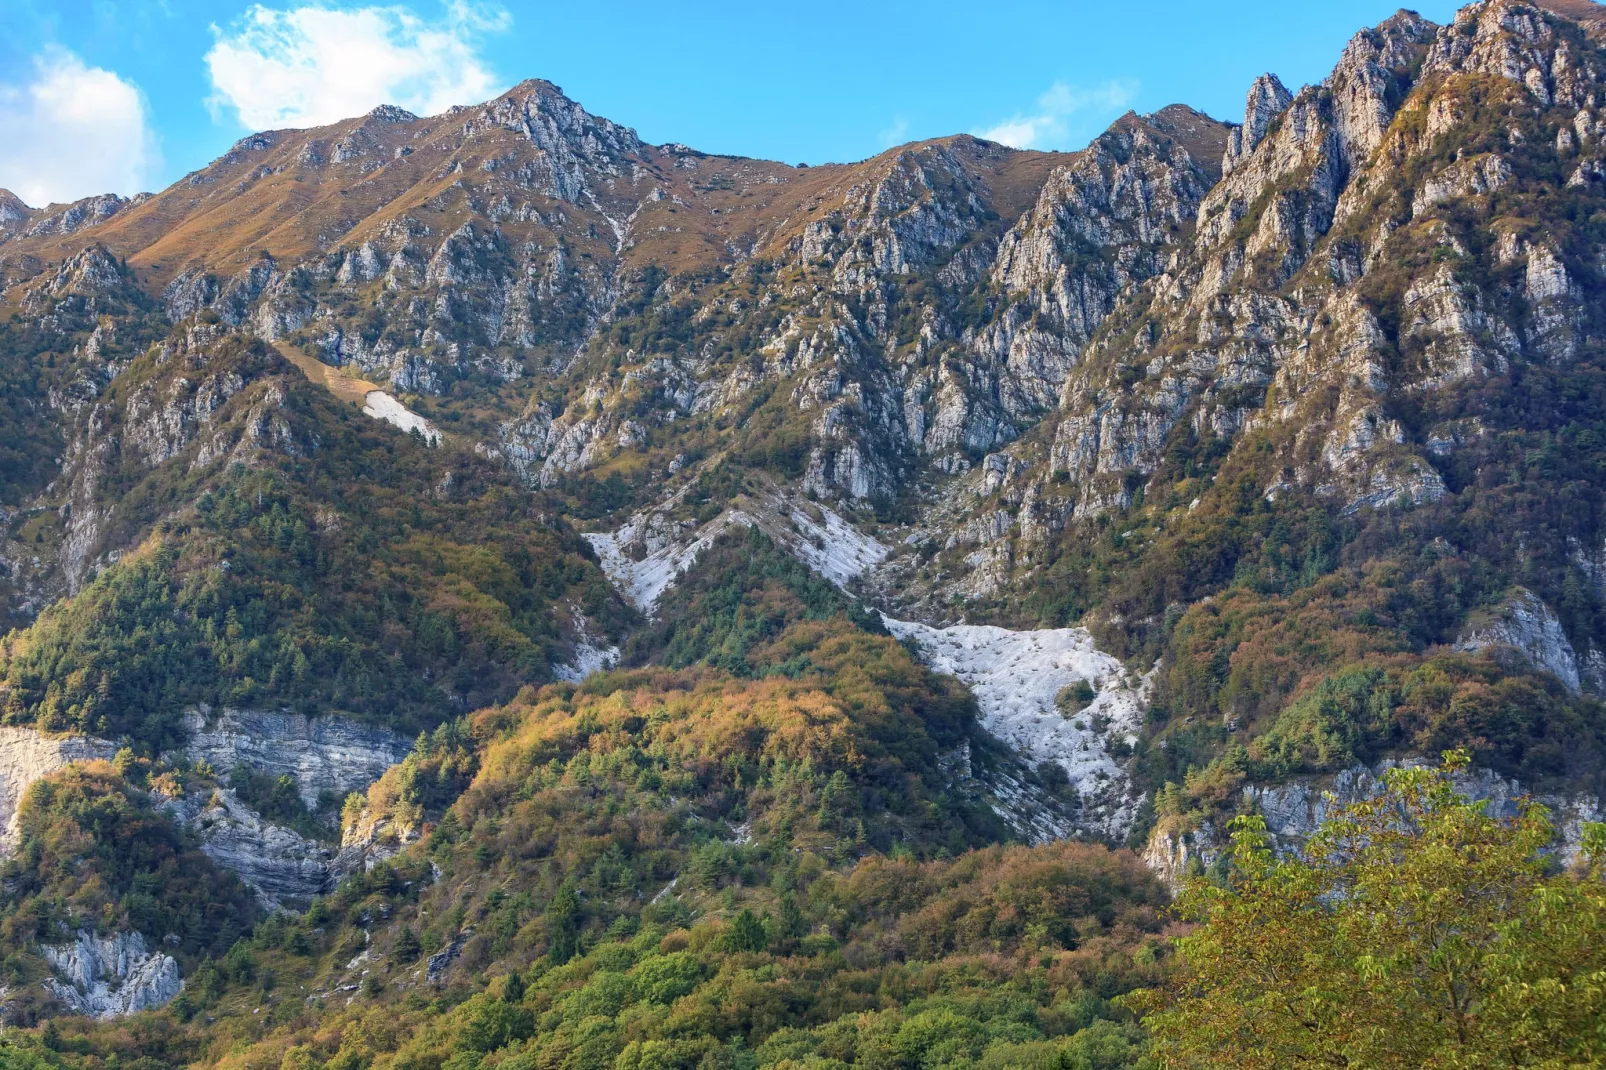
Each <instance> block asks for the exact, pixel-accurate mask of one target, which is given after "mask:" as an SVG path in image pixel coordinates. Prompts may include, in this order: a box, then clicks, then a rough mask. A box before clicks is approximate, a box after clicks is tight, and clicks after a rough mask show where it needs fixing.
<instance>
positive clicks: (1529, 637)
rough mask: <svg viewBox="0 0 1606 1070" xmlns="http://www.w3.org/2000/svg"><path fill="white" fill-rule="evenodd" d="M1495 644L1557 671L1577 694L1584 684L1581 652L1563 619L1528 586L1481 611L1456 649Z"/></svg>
mask: <svg viewBox="0 0 1606 1070" xmlns="http://www.w3.org/2000/svg"><path fill="white" fill-rule="evenodd" d="M1491 647H1493V648H1505V649H1509V650H1513V651H1515V652H1516V653H1518V654H1519V655H1521V656H1522V657H1523V658H1525V659H1527V661H1528V662H1529V663H1530V664H1532V665H1533V667H1534V668H1536V669H1539V670H1541V671H1543V672H1548V673H1552V674H1554V675H1555V677H1556V679H1558V680H1560V681H1561V682H1562V683H1563V684H1565V685H1566V687H1567V689H1568V690H1569V691H1572V692H1573V693H1574V694H1576V693H1577V692H1578V691H1579V690H1580V688H1581V686H1582V681H1581V679H1580V676H1579V667H1578V654H1577V652H1576V651H1574V650H1573V645H1572V643H1570V642H1568V641H1567V633H1566V632H1565V631H1563V630H1562V627H1561V621H1560V620H1559V619H1558V618H1557V617H1556V614H1555V611H1554V610H1552V609H1551V608H1550V607H1549V606H1547V605H1545V603H1544V600H1543V599H1541V598H1540V597H1539V596H1538V595H1536V594H1534V593H1533V592H1532V591H1530V590H1528V589H1527V588H1526V587H1518V588H1515V589H1514V590H1513V591H1512V593H1511V596H1510V597H1509V598H1507V599H1506V600H1505V602H1503V603H1501V604H1500V605H1499V606H1497V607H1495V609H1494V610H1493V611H1492V612H1489V613H1485V614H1479V615H1478V617H1476V618H1475V619H1473V620H1472V621H1470V622H1469V623H1468V625H1467V628H1466V630H1465V631H1463V632H1462V633H1461V637H1460V638H1459V639H1458V640H1457V641H1456V649H1457V650H1464V651H1467V652H1468V653H1476V652H1478V651H1481V650H1488V649H1490V648H1491Z"/></svg>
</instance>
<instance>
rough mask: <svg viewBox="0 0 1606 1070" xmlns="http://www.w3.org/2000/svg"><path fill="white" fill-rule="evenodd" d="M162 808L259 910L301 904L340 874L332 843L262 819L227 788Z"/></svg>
mask: <svg viewBox="0 0 1606 1070" xmlns="http://www.w3.org/2000/svg"><path fill="white" fill-rule="evenodd" d="M163 809H164V810H166V812H167V813H168V814H169V815H170V816H172V818H173V819H174V820H175V821H177V822H178V823H179V824H181V825H183V826H185V827H186V828H188V829H189V830H190V831H191V832H193V833H194V834H195V836H196V838H197V839H199V841H200V845H201V850H202V851H204V852H205V853H206V856H207V857H208V858H210V859H212V861H213V862H216V863H217V864H218V865H219V866H222V867H223V868H224V869H227V870H229V871H231V872H232V873H234V874H235V875H236V876H238V877H239V878H240V880H242V881H244V882H245V884H246V886H247V887H249V888H250V889H251V890H252V891H253V892H255V893H256V897H257V900H258V902H260V903H261V904H262V906H263V909H265V910H270V911H271V910H279V909H281V908H285V909H296V910H299V909H303V908H305V907H306V905H307V904H308V903H309V902H311V901H312V899H313V897H314V896H317V895H319V894H321V893H322V892H324V891H326V890H327V889H328V887H329V886H330V885H331V884H332V883H333V882H334V881H335V880H336V879H337V877H338V875H339V873H340V871H338V870H337V867H336V864H335V863H336V851H335V849H334V848H333V847H332V846H330V845H328V844H325V843H321V842H319V841H317V840H310V839H308V838H307V837H305V836H303V835H301V834H300V833H298V832H296V831H295V830H294V829H288V828H285V827H284V826H282V825H275V824H273V823H272V822H270V821H265V820H263V818H262V815H261V814H258V813H257V812H256V811H255V810H253V809H251V808H250V807H249V806H247V805H245V804H244V803H242V802H241V801H240V800H239V798H238V797H237V796H236V795H235V794H234V792H233V791H231V790H229V789H228V788H218V789H216V790H215V791H212V792H207V793H196V794H193V795H187V796H185V797H183V798H180V799H173V800H169V801H167V802H166V803H164V804H163Z"/></svg>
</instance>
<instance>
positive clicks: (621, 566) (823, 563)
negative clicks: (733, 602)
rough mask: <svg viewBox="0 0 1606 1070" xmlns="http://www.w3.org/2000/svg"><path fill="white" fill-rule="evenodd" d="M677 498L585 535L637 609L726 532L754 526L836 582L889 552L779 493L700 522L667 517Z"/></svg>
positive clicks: (745, 500)
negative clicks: (617, 525)
mask: <svg viewBox="0 0 1606 1070" xmlns="http://www.w3.org/2000/svg"><path fill="white" fill-rule="evenodd" d="M677 502H678V496H677V497H676V498H671V499H670V500H669V501H667V502H665V503H664V504H663V505H661V506H659V507H658V508H657V509H655V510H647V511H644V512H641V513H637V514H636V515H635V516H633V517H631V518H630V520H629V521H627V522H626V523H625V524H624V525H623V526H622V527H620V528H619V530H618V531H612V532H593V533H591V534H588V535H586V536H584V538H585V539H586V541H587V542H589V543H591V548H592V549H593V550H595V551H596V552H597V558H598V560H599V561H600V562H601V564H602V570H603V571H604V572H605V573H607V575H608V578H609V579H610V580H612V581H613V583H614V585H615V586H616V587H618V588H619V590H620V592H621V593H622V594H624V595H625V597H627V598H629V599H630V601H631V602H632V603H634V604H635V606H636V608H638V609H640V610H642V611H643V612H645V613H650V612H652V609H653V607H654V606H656V605H657V604H658V599H659V597H660V596H661V595H662V594H663V593H664V591H665V590H667V589H668V588H669V587H670V586H671V585H673V584H674V582H675V581H676V580H677V579H679V578H680V575H681V574H682V573H683V572H685V571H686V570H687V569H689V568H691V567H692V565H693V564H695V563H696V561H697V558H698V556H699V555H701V554H702V552H703V551H704V550H706V549H708V548H709V547H710V546H712V545H714V543H715V542H716V541H717V540H718V539H719V537H720V536H721V535H723V534H724V533H725V532H727V531H730V530H732V529H735V528H758V529H759V530H760V531H762V532H764V534H766V535H768V536H769V537H770V539H772V540H773V541H774V542H775V543H776V545H778V546H780V547H781V548H782V549H783V550H785V551H786V552H788V553H790V554H791V555H792V556H793V557H795V558H797V559H798V560H799V561H801V562H803V563H804V564H805V565H807V566H809V567H810V568H811V569H813V570H814V571H815V572H817V573H819V574H820V575H821V576H823V577H825V578H826V579H828V580H830V581H831V582H832V583H834V584H836V585H837V586H838V587H844V586H846V585H847V584H848V583H849V582H850V581H851V580H853V579H855V578H857V577H859V576H861V575H863V574H864V573H865V572H866V571H867V570H869V569H871V568H873V567H874V566H875V565H877V564H879V563H880V562H881V561H882V560H883V559H884V558H885V557H886V556H887V554H888V553H889V552H890V551H889V550H888V549H887V547H886V546H884V545H882V544H881V543H880V542H878V541H877V540H876V539H874V538H872V537H871V536H869V535H866V534H865V533H864V532H862V531H860V530H858V529H857V528H855V527H854V526H853V525H852V524H850V523H849V522H848V521H847V520H845V519H844V518H843V517H842V516H841V515H839V514H838V513H836V512H834V511H833V510H831V509H828V508H826V507H824V506H822V505H818V504H815V503H812V502H806V501H802V500H798V499H795V498H793V497H791V496H788V495H787V494H785V493H784V492H782V491H780V490H770V491H767V492H765V493H763V494H758V495H744V496H743V497H742V498H741V499H740V500H739V501H738V503H737V505H736V506H734V507H732V508H730V509H727V510H725V511H724V512H723V513H721V514H719V515H718V516H716V517H715V518H714V519H712V520H710V521H708V522H707V523H706V524H703V525H702V526H700V527H699V526H697V525H695V524H692V523H691V522H689V521H681V522H676V521H674V520H672V519H670V518H669V516H668V510H670V509H673V508H674V506H675V505H676V504H677Z"/></svg>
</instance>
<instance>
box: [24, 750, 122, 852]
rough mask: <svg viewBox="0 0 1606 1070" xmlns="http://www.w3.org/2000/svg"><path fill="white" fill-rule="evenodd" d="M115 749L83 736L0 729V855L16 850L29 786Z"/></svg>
mask: <svg viewBox="0 0 1606 1070" xmlns="http://www.w3.org/2000/svg"><path fill="white" fill-rule="evenodd" d="M116 750H117V748H116V746H115V745H114V744H112V743H108V742H107V741H106V740H104V739H90V738H88V737H85V736H60V737H52V736H46V735H44V734H42V733H40V732H37V731H35V730H34V729H32V728H15V727H9V726H8V727H0V854H10V853H11V852H12V851H14V850H16V847H17V839H18V836H19V835H20V834H21V829H20V827H19V825H18V813H17V811H18V808H19V807H20V806H21V805H22V797H23V795H24V794H26V792H27V790H28V787H29V785H31V784H32V783H33V782H34V781H36V780H39V779H41V778H43V777H47V776H49V775H50V774H52V773H57V772H60V771H61V770H63V769H65V768H66V767H67V766H68V765H70V764H72V763H73V762H83V761H91V760H93V759H97V758H99V759H109V758H111V756H112V755H113V754H115V753H116Z"/></svg>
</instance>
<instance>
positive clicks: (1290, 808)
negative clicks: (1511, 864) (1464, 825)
mask: <svg viewBox="0 0 1606 1070" xmlns="http://www.w3.org/2000/svg"><path fill="white" fill-rule="evenodd" d="M1430 764H1432V763H1429V762H1427V761H1426V760H1424V759H1420V758H1407V759H1403V760H1399V761H1395V760H1388V761H1383V762H1379V763H1377V764H1375V765H1371V766H1366V765H1354V766H1351V767H1350V768H1348V769H1345V770H1342V771H1341V772H1338V773H1336V774H1333V775H1331V776H1323V777H1297V778H1294V779H1292V780H1289V781H1287V782H1286V783H1282V784H1273V785H1257V784H1251V785H1248V786H1246V787H1245V788H1244V790H1243V802H1244V805H1245V807H1246V808H1247V809H1250V810H1254V811H1257V812H1259V813H1260V814H1261V815H1262V816H1264V817H1265V819H1266V832H1267V834H1268V835H1269V837H1270V840H1271V846H1272V848H1273V850H1274V851H1276V852H1278V853H1279V854H1286V853H1289V852H1297V851H1299V850H1300V849H1302V848H1303V846H1304V844H1305V842H1306V841H1307V840H1309V839H1310V837H1311V836H1312V835H1314V834H1315V832H1316V830H1317V829H1319V828H1320V827H1321V825H1322V823H1323V822H1324V821H1326V820H1327V819H1328V818H1329V817H1331V816H1333V815H1334V814H1335V813H1336V812H1337V811H1339V810H1341V809H1343V808H1344V807H1346V806H1353V805H1355V804H1356V803H1360V802H1364V801H1366V800H1367V799H1370V798H1372V797H1374V796H1376V795H1377V794H1379V793H1380V792H1381V791H1382V790H1383V786H1384V785H1383V780H1384V775H1385V774H1386V773H1387V772H1388V771H1389V770H1390V769H1397V768H1417V767H1421V766H1426V765H1430ZM1451 783H1452V785H1453V786H1454V788H1455V790H1456V791H1457V792H1458V793H1459V794H1461V795H1462V796H1464V797H1465V798H1467V799H1470V800H1472V801H1474V802H1482V803H1485V804H1486V805H1485V812H1486V813H1488V814H1489V815H1490V816H1491V817H1497V818H1511V817H1515V816H1516V815H1517V814H1518V812H1519V803H1520V802H1521V800H1523V799H1525V798H1528V797H1530V796H1531V797H1532V798H1534V799H1535V801H1537V802H1539V803H1541V804H1543V805H1544V806H1545V807H1546V808H1547V809H1548V810H1549V811H1550V820H1551V823H1552V825H1553V826H1554V828H1555V830H1556V842H1555V850H1556V851H1557V853H1558V854H1559V855H1560V856H1561V858H1562V859H1563V860H1564V861H1565V862H1568V863H1571V862H1572V861H1574V860H1575V859H1576V858H1577V857H1578V853H1579V851H1580V850H1581V849H1582V846H1583V832H1584V825H1585V823H1587V822H1594V821H1600V820H1601V819H1602V817H1603V816H1606V808H1603V807H1602V801H1601V800H1600V799H1598V798H1595V797H1593V796H1590V795H1587V794H1578V793H1573V794H1547V793H1541V794H1537V795H1535V794H1533V793H1531V792H1528V791H1525V790H1524V789H1523V787H1522V785H1521V784H1519V783H1517V782H1516V781H1515V780H1511V779H1509V778H1506V777H1502V776H1501V775H1500V774H1498V773H1496V772H1494V771H1493V770H1491V769H1486V768H1476V769H1469V770H1465V771H1463V772H1461V773H1457V774H1456V775H1455V776H1453V777H1452V778H1451ZM1228 847H1229V844H1228V842H1227V838H1226V836H1225V835H1224V834H1223V832H1222V830H1220V829H1218V828H1217V827H1216V826H1215V825H1214V824H1212V823H1211V822H1210V821H1208V820H1205V821H1201V822H1199V823H1198V824H1196V825H1194V826H1192V827H1184V826H1180V825H1177V824H1176V823H1175V822H1161V823H1160V824H1159V825H1157V826H1156V828H1155V830H1154V831H1153V832H1152V833H1151V834H1150V836H1149V840H1148V843H1147V845H1146V846H1145V848H1144V851H1143V859H1144V861H1145V862H1146V863H1147V864H1148V866H1149V868H1150V869H1151V870H1153V871H1154V872H1155V873H1156V874H1158V875H1159V876H1160V877H1162V878H1163V879H1164V880H1165V881H1166V882H1167V883H1168V884H1170V885H1171V887H1173V888H1176V887H1179V886H1180V885H1181V882H1182V879H1183V878H1184V877H1186V876H1187V875H1189V874H1190V873H1192V872H1197V871H1199V870H1200V869H1203V868H1208V867H1209V866H1210V865H1212V864H1213V863H1214V862H1215V861H1216V859H1218V858H1220V857H1221V855H1222V853H1223V852H1224V851H1226V850H1227V849H1228Z"/></svg>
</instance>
